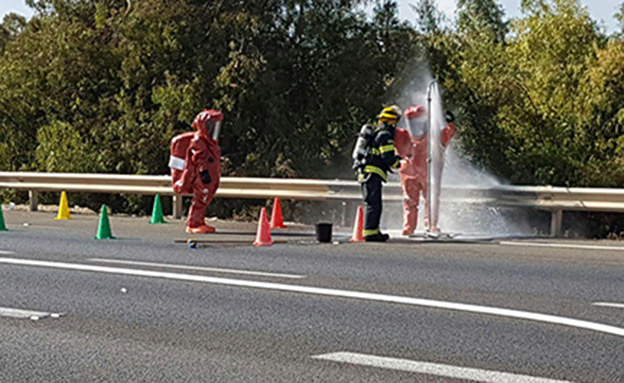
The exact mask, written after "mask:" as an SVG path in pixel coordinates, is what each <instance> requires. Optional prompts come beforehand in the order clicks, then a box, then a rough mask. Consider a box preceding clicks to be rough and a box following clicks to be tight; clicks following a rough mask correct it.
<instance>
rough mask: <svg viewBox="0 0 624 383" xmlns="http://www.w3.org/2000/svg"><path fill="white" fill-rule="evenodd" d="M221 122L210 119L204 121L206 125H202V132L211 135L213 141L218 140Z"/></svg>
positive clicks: (207, 135)
mask: <svg viewBox="0 0 624 383" xmlns="http://www.w3.org/2000/svg"><path fill="white" fill-rule="evenodd" d="M222 123H223V121H212V120H208V121H206V125H205V127H204V132H203V134H204V135H205V136H206V137H211V138H212V139H213V140H215V141H216V140H218V139H219V133H221V124H222Z"/></svg>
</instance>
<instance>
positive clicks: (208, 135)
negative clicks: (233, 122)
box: [191, 109, 223, 141]
mask: <svg viewBox="0 0 624 383" xmlns="http://www.w3.org/2000/svg"><path fill="white" fill-rule="evenodd" d="M222 123H223V113H221V111H219V110H214V109H210V110H208V109H204V110H203V111H202V112H201V113H199V114H198V115H197V116H195V119H194V120H193V125H191V126H192V127H193V128H195V129H197V132H198V133H199V135H200V136H201V137H203V138H205V139H213V140H215V141H216V140H217V139H218V137H219V133H220V131H221V124H222Z"/></svg>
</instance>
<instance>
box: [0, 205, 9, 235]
mask: <svg viewBox="0 0 624 383" xmlns="http://www.w3.org/2000/svg"><path fill="white" fill-rule="evenodd" d="M0 231H9V229H7V228H6V226H5V225H4V214H3V213H2V205H0Z"/></svg>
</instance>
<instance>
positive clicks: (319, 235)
mask: <svg viewBox="0 0 624 383" xmlns="http://www.w3.org/2000/svg"><path fill="white" fill-rule="evenodd" d="M316 239H317V240H318V241H319V242H325V243H327V242H331V240H332V224H331V223H328V222H319V223H317V224H316Z"/></svg>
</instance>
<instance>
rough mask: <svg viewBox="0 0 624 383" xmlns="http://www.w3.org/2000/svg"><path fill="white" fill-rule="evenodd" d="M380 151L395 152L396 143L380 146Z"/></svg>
mask: <svg viewBox="0 0 624 383" xmlns="http://www.w3.org/2000/svg"><path fill="white" fill-rule="evenodd" d="M379 151H380V152H381V153H382V154H383V153H388V152H393V151H394V145H384V146H380V147H379Z"/></svg>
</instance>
